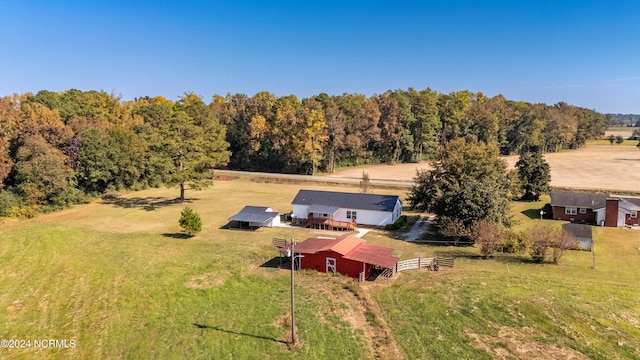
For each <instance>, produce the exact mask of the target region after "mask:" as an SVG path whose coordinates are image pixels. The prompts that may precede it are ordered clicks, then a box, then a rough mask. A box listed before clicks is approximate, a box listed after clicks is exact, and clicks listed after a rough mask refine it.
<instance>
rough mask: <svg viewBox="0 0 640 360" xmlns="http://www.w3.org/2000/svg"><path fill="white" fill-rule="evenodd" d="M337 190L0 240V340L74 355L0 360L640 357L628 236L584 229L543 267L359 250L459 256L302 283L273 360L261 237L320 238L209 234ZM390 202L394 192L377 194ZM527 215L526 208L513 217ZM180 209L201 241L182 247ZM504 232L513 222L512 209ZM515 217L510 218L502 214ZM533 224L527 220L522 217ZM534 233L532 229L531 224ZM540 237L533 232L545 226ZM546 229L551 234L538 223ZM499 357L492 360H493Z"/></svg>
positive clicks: (152, 200) (166, 203) (106, 217)
mask: <svg viewBox="0 0 640 360" xmlns="http://www.w3.org/2000/svg"><path fill="white" fill-rule="evenodd" d="M302 187H304V188H309V189H333V190H344V191H357V188H350V187H337V186H325V187H322V186H307V185H295V184H289V185H281V184H280V185H278V184H256V183H253V182H251V181H249V180H247V179H239V180H234V181H218V182H216V184H215V186H214V187H212V188H210V189H206V190H203V191H200V192H188V193H187V196H188V197H190V199H189V200H188V202H187V204H185V205H180V204H173V203H172V202H171V201H170V200H171V199H173V198H175V197H176V196H177V189H149V190H145V191H141V192H136V193H132V194H128V195H126V196H124V197H123V198H122V199H120V200H118V201H117V202H115V203H103V202H101V201H96V202H94V203H92V204H88V205H84V206H78V207H75V208H73V209H69V210H65V211H61V212H58V213H54V214H48V215H43V216H39V217H37V218H35V219H30V220H5V221H4V222H3V223H2V224H0V239H1V240H0V279H2V281H1V282H0V324H2V326H0V339H31V340H32V345H33V340H34V339H38V340H42V339H54V340H64V339H68V340H71V339H73V340H75V347H74V348H69V349H53V348H47V349H43V348H39V349H36V348H33V347H32V348H28V349H0V358H2V359H5V358H7V359H14V358H16V359H22V358H24V359H31V358H78V359H89V358H91V359H100V358H102V359H112V358H130V359H139V358H162V359H186V358H189V359H212V358H215V359H219V358H222V359H227V358H240V359H271V358H274V359H275V358H297V359H320V358H325V359H363V358H383V359H384V358H394V359H395V358H402V357H405V358H408V359H422V358H483V357H484V358H490V357H492V356H493V357H504V358H508V357H511V358H540V357H545V358H567V357H568V358H571V356H574V358H585V357H589V358H633V357H637V356H638V355H637V354H638V353H640V340H639V339H640V325H639V324H640V304H639V303H638V302H637V297H638V296H637V295H638V293H640V291H639V290H640V273H639V272H638V271H637V269H638V267H639V265H640V251H638V250H637V248H638V247H640V240H639V239H640V232H633V234H631V230H621V229H605V228H594V229H595V230H594V233H595V236H596V242H597V248H596V255H597V257H596V268H595V269H591V268H590V267H591V255H590V253H587V252H571V253H569V254H568V255H566V257H565V259H563V260H564V261H563V263H562V264H561V265H559V266H554V265H548V264H544V265H537V264H530V263H528V261H527V260H526V259H524V257H520V256H503V257H498V258H497V259H494V260H483V259H480V258H478V257H477V255H476V254H477V251H476V250H475V249H473V248H448V247H447V248H439V247H433V246H426V245H417V244H410V243H405V242H402V241H399V240H396V239H393V238H391V237H389V236H387V235H386V234H384V233H379V232H371V233H369V234H367V235H366V237H365V238H366V239H367V240H368V241H370V242H372V243H376V244H380V245H385V246H391V247H394V248H395V249H396V254H397V255H398V256H400V257H402V258H410V257H416V256H431V255H432V254H433V253H434V252H436V251H440V252H451V253H455V254H457V255H459V257H458V259H457V260H456V266H455V268H453V269H444V270H443V271H441V272H437V273H429V272H426V271H413V272H411V271H408V272H403V273H401V274H400V275H399V276H398V277H397V278H396V279H394V280H392V281H390V282H389V283H385V282H384V281H382V280H378V281H376V282H373V283H367V284H365V286H363V287H360V288H359V287H357V285H355V284H354V283H353V281H352V280H350V279H347V278H344V277H341V276H327V275H324V274H318V273H315V272H301V273H300V274H298V275H297V279H296V281H297V282H296V285H297V286H296V325H297V328H298V334H299V339H300V341H299V344H298V345H296V346H293V347H292V346H289V345H288V344H287V342H288V341H289V340H290V332H291V328H290V323H291V322H290V319H289V316H288V314H289V305H290V304H289V274H290V273H289V272H288V271H286V270H282V269H276V268H275V267H273V265H274V264H276V263H277V259H276V258H275V257H276V256H277V251H276V250H275V249H273V248H272V247H271V246H270V245H271V239H272V238H273V237H290V236H293V237H295V238H296V239H299V240H303V239H305V238H307V237H311V236H316V235H322V236H331V235H332V234H331V233H329V232H312V231H311V230H303V229H292V228H274V229H264V230H262V231H256V232H247V231H230V230H226V229H222V227H223V226H224V225H225V224H226V223H227V221H226V219H228V218H229V217H230V216H231V215H233V214H234V213H235V212H237V211H238V210H240V209H241V208H242V207H243V206H244V205H262V206H271V207H273V208H274V209H275V210H276V211H282V212H285V211H289V210H290V201H291V200H292V199H293V197H294V196H295V194H296V193H297V191H298V189H300V188H302ZM380 192H384V193H396V194H399V195H403V196H404V194H403V192H402V191H394V190H381V191H380ZM529 205H531V206H534V207H535V206H537V205H534V204H529ZM184 206H190V207H192V208H193V209H194V210H195V211H197V212H198V213H200V215H201V217H202V219H203V231H202V232H201V233H200V234H198V235H197V236H195V237H193V238H190V239H184V238H181V237H180V236H179V230H180V229H179V226H178V218H179V216H180V211H181V210H182V208H183V207H184ZM518 206H520V207H521V209H520V208H519V209H520V210H517V209H516V210H514V213H515V214H514V217H517V216H522V217H523V218H522V221H523V222H526V221H529V222H534V220H533V219H530V218H529V217H528V216H526V215H525V214H524V213H522V212H523V211H524V212H526V211H527V209H526V207H527V206H528V205H526V204H518ZM515 207H516V206H514V208H515ZM538 208H539V207H538ZM537 221H540V220H537ZM545 222H547V221H545ZM549 223H552V222H551V221H549ZM503 355H504V356H503Z"/></svg>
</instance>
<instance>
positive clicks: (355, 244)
mask: <svg viewBox="0 0 640 360" xmlns="http://www.w3.org/2000/svg"><path fill="white" fill-rule="evenodd" d="M290 246H291V245H287V246H286V247H284V248H280V251H281V252H283V253H286V252H287V250H290ZM294 252H295V254H296V255H301V256H296V261H297V262H298V264H297V267H298V268H299V269H314V270H317V271H320V272H324V273H332V274H336V273H340V274H343V275H347V276H350V277H353V278H358V276H359V274H360V273H362V272H364V277H365V278H367V277H369V275H371V271H372V270H373V269H374V268H376V267H377V268H382V269H393V268H394V267H395V266H396V264H397V263H398V260H399V259H398V258H397V257H395V256H393V255H392V254H393V249H392V248H388V247H383V246H377V245H372V244H368V243H367V242H366V241H364V240H362V239H360V238H358V237H356V236H353V235H344V236H341V237H339V238H336V239H324V238H309V239H307V240H305V241H303V242H301V243H299V244H296V245H295V248H294Z"/></svg>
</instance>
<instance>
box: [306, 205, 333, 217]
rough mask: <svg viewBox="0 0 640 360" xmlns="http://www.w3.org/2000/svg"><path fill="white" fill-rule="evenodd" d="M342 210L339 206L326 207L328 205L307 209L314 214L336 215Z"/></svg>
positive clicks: (312, 206) (313, 206)
mask: <svg viewBox="0 0 640 360" xmlns="http://www.w3.org/2000/svg"><path fill="white" fill-rule="evenodd" d="M338 210H340V208H339V207H337V206H326V205H311V206H309V208H308V209H307V211H308V212H310V213H314V214H332V215H333V214H335V213H337V212H338Z"/></svg>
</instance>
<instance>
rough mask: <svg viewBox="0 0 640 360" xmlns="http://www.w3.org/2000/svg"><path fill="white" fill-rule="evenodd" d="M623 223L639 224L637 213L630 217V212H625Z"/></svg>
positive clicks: (639, 219)
mask: <svg viewBox="0 0 640 360" xmlns="http://www.w3.org/2000/svg"><path fill="white" fill-rule="evenodd" d="M636 214H637V213H636ZM639 215H640V214H639ZM625 224H627V225H640V217H638V215H636V217H635V218H632V217H631V215H630V214H627V215H626V219H625Z"/></svg>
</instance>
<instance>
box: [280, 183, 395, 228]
mask: <svg viewBox="0 0 640 360" xmlns="http://www.w3.org/2000/svg"><path fill="white" fill-rule="evenodd" d="M291 204H292V205H293V212H292V214H291V217H292V220H293V222H294V223H296V224H299V225H302V226H303V227H315V228H319V229H328V230H336V229H343V230H352V229H355V228H356V227H357V225H370V226H384V225H387V224H392V223H394V222H395V221H396V220H397V219H398V218H399V217H400V216H401V215H402V202H401V201H400V198H399V197H398V196H396V195H377V194H359V193H344V192H335V191H317V190H300V191H299V192H298V194H297V195H296V197H295V198H294V199H293V201H292V202H291Z"/></svg>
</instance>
